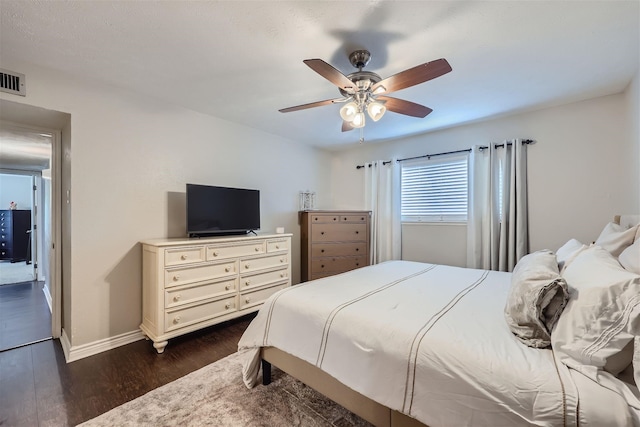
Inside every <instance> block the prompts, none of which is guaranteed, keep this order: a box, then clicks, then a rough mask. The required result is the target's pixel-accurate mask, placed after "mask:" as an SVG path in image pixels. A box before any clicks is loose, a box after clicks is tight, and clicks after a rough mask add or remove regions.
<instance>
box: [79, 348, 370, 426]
mask: <svg viewBox="0 0 640 427" xmlns="http://www.w3.org/2000/svg"><path fill="white" fill-rule="evenodd" d="M81 426H82V427H92V426H265V427H266V426H269V427H271V426H305V427H306V426H309V427H316V426H317V427H326V426H336V427H348V426H354V427H355V426H358V427H365V426H371V424H369V423H367V422H366V421H364V420H363V419H362V418H360V417H358V416H356V415H354V414H353V413H351V412H349V411H347V410H346V409H344V408H342V407H341V406H339V405H337V404H336V403H334V402H332V401H331V400H329V399H327V398H326V397H324V396H322V395H321V394H319V393H317V392H316V391H314V390H312V389H311V388H309V387H307V386H305V385H304V384H302V383H301V382H299V381H297V380H295V379H294V378H292V377H291V376H289V375H287V374H286V373H284V372H282V371H280V370H279V369H277V368H275V367H273V370H272V383H271V384H269V385H268V386H263V385H258V386H256V387H254V388H253V389H248V388H247V387H245V385H244V383H243V382H242V371H241V362H240V357H239V355H238V353H235V354H232V355H231V356H228V357H226V358H224V359H221V360H219V361H217V362H215V363H212V364H210V365H207V366H205V367H204V368H201V369H199V370H197V371H194V372H192V373H190V374H188V375H186V376H184V377H182V378H179V379H177V380H175V381H173V382H171V383H169V384H166V385H164V386H162V387H159V388H157V389H155V390H152V391H150V392H149V393H147V394H145V395H143V396H141V397H139V398H137V399H135V400H132V401H130V402H127V403H125V404H123V405H121V406H119V407H117V408H114V409H112V410H111V411H109V412H106V413H104V414H102V415H100V416H98V417H96V418H94V419H92V420H89V421H87V422H85V423H83V424H81Z"/></svg>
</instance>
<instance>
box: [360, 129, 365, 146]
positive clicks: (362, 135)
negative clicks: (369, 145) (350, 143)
mask: <svg viewBox="0 0 640 427" xmlns="http://www.w3.org/2000/svg"><path fill="white" fill-rule="evenodd" d="M363 142H364V127H361V128H360V144H362V143H363Z"/></svg>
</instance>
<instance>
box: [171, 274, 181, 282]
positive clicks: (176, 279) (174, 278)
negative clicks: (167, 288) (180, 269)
mask: <svg viewBox="0 0 640 427" xmlns="http://www.w3.org/2000/svg"><path fill="white" fill-rule="evenodd" d="M178 280H180V275H179V274H176V275H174V276H173V281H174V282H177V281H178Z"/></svg>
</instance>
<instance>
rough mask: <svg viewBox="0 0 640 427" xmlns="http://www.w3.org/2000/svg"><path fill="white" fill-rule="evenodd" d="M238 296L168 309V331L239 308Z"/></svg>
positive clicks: (166, 316)
mask: <svg viewBox="0 0 640 427" xmlns="http://www.w3.org/2000/svg"><path fill="white" fill-rule="evenodd" d="M237 307H238V304H237V296H235V295H234V296H233V297H229V298H224V299H221V300H218V301H212V302H208V303H205V304H199V305H195V306H192V307H188V308H183V309H175V310H167V312H166V313H165V315H164V327H165V330H166V331H171V330H174V329H179V328H183V327H185V326H189V325H192V324H194V323H198V322H203V321H205V320H208V319H212V318H214V317H218V316H222V315H224V314H228V313H233V312H234V311H237V310H238V308H237Z"/></svg>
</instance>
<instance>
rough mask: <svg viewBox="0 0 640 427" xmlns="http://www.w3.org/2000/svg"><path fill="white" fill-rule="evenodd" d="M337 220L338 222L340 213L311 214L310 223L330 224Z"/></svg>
mask: <svg viewBox="0 0 640 427" xmlns="http://www.w3.org/2000/svg"><path fill="white" fill-rule="evenodd" d="M338 222H340V215H337V214H324V215H323V214H317V215H311V223H312V224H332V223H338Z"/></svg>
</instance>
